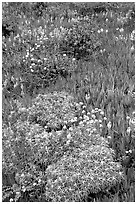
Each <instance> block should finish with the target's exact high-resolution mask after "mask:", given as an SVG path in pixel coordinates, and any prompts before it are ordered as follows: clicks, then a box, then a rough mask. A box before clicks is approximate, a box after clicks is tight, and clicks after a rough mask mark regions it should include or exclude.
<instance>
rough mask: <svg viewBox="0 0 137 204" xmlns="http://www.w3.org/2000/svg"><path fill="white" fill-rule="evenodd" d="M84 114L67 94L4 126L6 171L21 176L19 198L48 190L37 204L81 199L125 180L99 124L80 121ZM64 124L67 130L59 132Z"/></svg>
mask: <svg viewBox="0 0 137 204" xmlns="http://www.w3.org/2000/svg"><path fill="white" fill-rule="evenodd" d="M78 111H80V105H79V104H77V103H76V102H75V100H74V98H73V97H72V96H71V95H69V94H67V93H65V92H60V93H57V92H54V93H52V94H45V95H39V96H38V97H37V98H36V99H35V100H34V101H33V104H32V106H31V107H30V108H28V110H27V111H26V109H25V108H20V109H19V117H18V120H17V121H16V123H15V124H14V126H12V128H6V127H3V172H4V173H5V174H6V173H7V172H15V178H14V179H15V181H16V183H17V185H15V183H12V187H11V189H12V191H13V192H14V193H15V194H16V196H15V198H14V200H16V201H17V200H19V199H23V195H24V193H25V192H29V194H30V195H31V196H30V197H29V200H30V201H31V199H32V200H33V201H34V196H35V194H36V192H37V191H41V189H42V191H41V194H40V195H38V196H37V198H35V199H36V201H81V199H84V197H85V198H87V197H88V193H89V192H94V193H96V192H98V191H100V190H103V189H104V191H105V190H106V189H108V188H111V187H112V186H114V185H116V184H118V183H120V182H121V180H122V179H123V173H122V169H121V166H120V164H118V163H116V162H114V152H113V151H112V149H110V148H109V145H108V141H107V139H105V138H103V137H101V136H100V134H99V133H98V131H97V129H96V123H97V121H95V120H93V119H91V118H90V117H88V116H87V117H84V118H85V119H84V120H83V122H82V121H79V122H78V123H76V122H77V120H76V117H75V115H76V113H77V112H78ZM34 119H35V120H34ZM45 121H49V123H48V124H47V125H46V127H45ZM63 121H65V123H63ZM43 123H44V125H43ZM68 123H70V125H69V126H68V127H67V125H68ZM59 124H64V126H65V128H64V126H62V129H60V131H56V130H55V129H56V127H57V126H58V125H59ZM48 125H49V126H50V127H51V132H47V126H48ZM4 192H5V191H4ZM17 192H19V193H17ZM6 195H7V194H6V193H5V197H6ZM83 196H84V197H83ZM5 197H4V196H3V198H5Z"/></svg>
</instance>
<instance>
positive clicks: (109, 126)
mask: <svg viewBox="0 0 137 204" xmlns="http://www.w3.org/2000/svg"><path fill="white" fill-rule="evenodd" d="M111 126H112V124H111V122H110V121H109V122H108V124H107V127H108V129H111Z"/></svg>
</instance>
